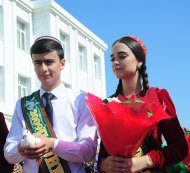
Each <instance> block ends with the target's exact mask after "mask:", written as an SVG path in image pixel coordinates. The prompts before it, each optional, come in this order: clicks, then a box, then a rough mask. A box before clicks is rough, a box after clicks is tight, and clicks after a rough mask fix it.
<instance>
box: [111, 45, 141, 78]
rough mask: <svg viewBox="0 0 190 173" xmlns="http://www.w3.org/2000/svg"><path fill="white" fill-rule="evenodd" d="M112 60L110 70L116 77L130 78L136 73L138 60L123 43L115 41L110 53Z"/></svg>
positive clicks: (139, 63) (138, 64)
mask: <svg viewBox="0 0 190 173" xmlns="http://www.w3.org/2000/svg"><path fill="white" fill-rule="evenodd" d="M110 58H111V61H112V70H113V72H114V74H115V75H116V77H117V78H119V79H125V78H132V77H134V76H135V75H136V74H138V70H137V69H138V66H140V65H142V63H141V62H139V61H138V60H137V59H136V57H135V55H134V54H133V52H132V51H131V49H130V48H129V47H128V46H127V45H125V44H124V43H119V42H117V43H115V44H114V46H113V47H112V53H111V55H110Z"/></svg>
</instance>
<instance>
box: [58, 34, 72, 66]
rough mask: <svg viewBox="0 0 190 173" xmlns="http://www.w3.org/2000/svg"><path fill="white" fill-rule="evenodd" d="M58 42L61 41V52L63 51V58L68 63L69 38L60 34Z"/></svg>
mask: <svg viewBox="0 0 190 173" xmlns="http://www.w3.org/2000/svg"><path fill="white" fill-rule="evenodd" d="M60 41H61V44H62V47H63V50H64V56H65V59H66V60H67V62H69V63H70V61H71V60H70V54H69V52H70V46H69V37H68V35H65V34H63V33H60Z"/></svg>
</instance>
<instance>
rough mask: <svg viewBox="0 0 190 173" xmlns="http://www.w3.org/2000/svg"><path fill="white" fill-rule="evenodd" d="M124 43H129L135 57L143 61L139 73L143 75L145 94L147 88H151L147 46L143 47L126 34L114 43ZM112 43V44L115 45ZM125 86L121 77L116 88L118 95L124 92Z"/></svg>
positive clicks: (142, 94)
mask: <svg viewBox="0 0 190 173" xmlns="http://www.w3.org/2000/svg"><path fill="white" fill-rule="evenodd" d="M117 42H119V43H123V44H125V45H127V46H128V47H129V48H130V49H131V51H132V52H133V54H134V55H135V57H136V58H137V59H138V60H139V61H140V62H142V63H143V64H142V65H141V67H140V69H139V74H140V76H141V77H142V84H143V90H142V91H141V93H140V94H141V96H144V95H145V94H146V92H147V90H148V89H149V85H148V74H147V72H146V52H145V48H144V47H142V45H140V44H139V43H138V42H137V41H136V40H135V39H134V38H132V37H131V36H126V37H122V38H120V39H118V40H116V41H115V42H114V43H113V45H114V44H115V43H117ZM113 45H112V46H113ZM122 92H123V88H122V81H121V79H120V80H119V84H118V86H117V89H116V93H115V94H116V95H118V94H123V93H122Z"/></svg>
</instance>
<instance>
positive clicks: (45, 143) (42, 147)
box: [17, 133, 55, 159]
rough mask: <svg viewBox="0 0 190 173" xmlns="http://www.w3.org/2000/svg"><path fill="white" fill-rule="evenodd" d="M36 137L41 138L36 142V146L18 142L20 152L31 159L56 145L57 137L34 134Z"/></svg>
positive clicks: (38, 156)
mask: <svg viewBox="0 0 190 173" xmlns="http://www.w3.org/2000/svg"><path fill="white" fill-rule="evenodd" d="M33 135H34V136H35V137H36V138H40V140H41V141H40V143H38V144H35V145H34V146H30V145H28V146H23V145H21V142H20V143H19V144H18V146H17V147H18V152H19V153H20V154H21V155H22V156H24V157H27V158H29V159H38V158H40V157H41V156H42V155H44V154H45V153H47V152H48V151H49V150H52V148H53V146H54V142H55V139H54V138H48V137H45V136H44V135H42V134H37V133H36V134H33Z"/></svg>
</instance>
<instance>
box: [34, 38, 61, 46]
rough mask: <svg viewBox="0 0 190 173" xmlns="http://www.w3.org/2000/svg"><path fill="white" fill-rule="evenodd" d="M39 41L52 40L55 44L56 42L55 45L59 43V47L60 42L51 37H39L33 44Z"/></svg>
mask: <svg viewBox="0 0 190 173" xmlns="http://www.w3.org/2000/svg"><path fill="white" fill-rule="evenodd" d="M40 40H53V41H55V42H57V43H59V44H60V45H61V42H60V41H59V40H58V39H57V38H55V37H52V36H41V37H38V38H37V39H36V40H35V41H34V43H36V42H37V41H40Z"/></svg>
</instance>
